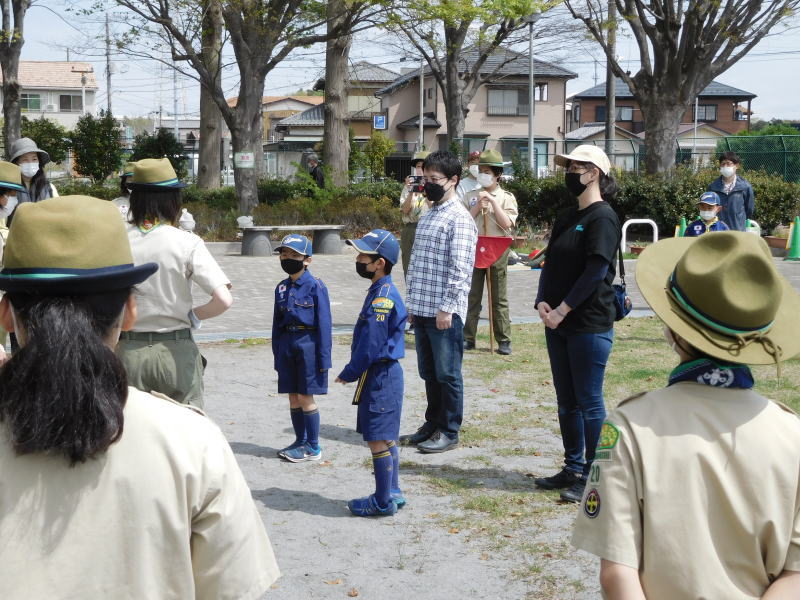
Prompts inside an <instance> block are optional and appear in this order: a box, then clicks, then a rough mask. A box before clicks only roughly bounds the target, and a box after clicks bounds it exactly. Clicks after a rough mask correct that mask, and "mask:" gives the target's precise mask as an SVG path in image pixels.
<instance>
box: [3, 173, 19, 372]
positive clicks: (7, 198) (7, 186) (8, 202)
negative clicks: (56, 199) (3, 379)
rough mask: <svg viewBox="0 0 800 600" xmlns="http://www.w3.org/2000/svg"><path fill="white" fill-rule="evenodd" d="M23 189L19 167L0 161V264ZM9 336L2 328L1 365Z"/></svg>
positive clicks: (5, 358) (4, 359) (4, 358)
mask: <svg viewBox="0 0 800 600" xmlns="http://www.w3.org/2000/svg"><path fill="white" fill-rule="evenodd" d="M24 190H25V188H24V187H22V173H21V172H20V170H19V167H18V166H17V165H15V164H13V163H10V162H4V161H0V264H2V261H3V251H4V249H5V245H6V240H7V239H8V227H7V226H6V218H7V217H8V216H9V215H11V213H13V212H14V209H15V208H16V207H17V194H19V193H20V192H22V191H24ZM11 335H12V339H14V347H15V348H16V338H15V337H14V334H13V333H12V334H11ZM7 336H8V334H7V332H6V330H5V329H3V328H2V327H1V326H0V365H2V364H3V363H5V361H6V360H7V356H6V337H7Z"/></svg>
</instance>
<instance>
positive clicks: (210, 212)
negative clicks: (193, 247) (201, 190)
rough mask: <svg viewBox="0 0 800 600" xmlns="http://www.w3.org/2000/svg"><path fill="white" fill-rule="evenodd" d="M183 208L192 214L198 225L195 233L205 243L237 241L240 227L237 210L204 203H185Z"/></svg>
mask: <svg viewBox="0 0 800 600" xmlns="http://www.w3.org/2000/svg"><path fill="white" fill-rule="evenodd" d="M183 208H185V209H186V210H188V211H189V212H190V213H191V214H192V216H193V217H194V221H195V223H196V225H195V230H194V232H195V233H196V234H197V235H199V236H200V237H201V238H203V239H204V240H205V241H207V242H230V241H236V233H237V232H238V231H239V226H238V225H237V223H236V217H237V216H238V215H237V214H236V213H237V211H236V210H235V209H233V208H231V209H228V210H224V209H221V208H215V207H212V206H209V205H208V204H205V203H203V202H184V204H183Z"/></svg>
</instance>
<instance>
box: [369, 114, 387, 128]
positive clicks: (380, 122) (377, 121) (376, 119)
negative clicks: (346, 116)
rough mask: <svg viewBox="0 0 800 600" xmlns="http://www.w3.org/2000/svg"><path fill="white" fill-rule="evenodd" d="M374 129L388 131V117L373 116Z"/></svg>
mask: <svg viewBox="0 0 800 600" xmlns="http://www.w3.org/2000/svg"><path fill="white" fill-rule="evenodd" d="M372 128H373V129H386V115H372Z"/></svg>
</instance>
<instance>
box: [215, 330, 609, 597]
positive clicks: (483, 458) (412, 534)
mask: <svg viewBox="0 0 800 600" xmlns="http://www.w3.org/2000/svg"><path fill="white" fill-rule="evenodd" d="M347 341H348V340H346V339H341V338H339V339H337V340H336V341H335V342H334V349H333V350H334V354H333V362H334V371H333V372H332V374H331V377H330V379H331V385H330V393H329V394H328V395H327V396H324V397H319V398H318V403H319V406H320V413H321V418H322V426H321V431H320V435H321V445H322V449H323V450H322V451H323V457H322V461H321V462H316V463H301V464H292V463H288V462H285V461H283V460H281V459H279V458H277V456H276V454H275V452H276V449H278V448H281V447H283V446H285V445H287V444H289V443H290V442H291V441H292V440H293V433H292V430H291V424H290V421H289V414H288V399H287V397H286V396H280V395H278V394H277V393H276V392H275V390H276V389H277V379H276V375H275V372H274V371H273V369H272V353H271V350H270V346H269V344H268V343H266V344H264V343H254V344H246V343H245V344H242V343H238V342H237V343H210V344H204V345H203V346H202V351H203V354H204V355H205V356H206V357H207V359H208V362H209V364H208V369H207V371H206V376H205V382H206V410H207V412H208V414H209V416H211V417H212V418H213V419H214V420H215V421H216V422H217V423H218V424H219V425H220V427H221V428H222V429H223V431H224V432H225V434H226V436H227V437H228V440H229V441H230V443H231V446H232V448H233V450H234V452H235V453H236V456H237V458H238V460H239V464H240V465H241V468H242V470H243V472H244V474H245V477H246V478H247V480H248V482H249V484H250V488H251V490H252V492H253V497H254V499H255V502H256V505H257V506H258V509H259V511H260V513H261V515H262V517H263V519H264V523H265V524H266V527H267V530H268V532H269V536H270V539H271V540H272V544H273V546H274V548H275V552H276V556H277V557H278V562H279V564H280V568H281V571H282V573H283V576H282V577H281V578H280V579H279V580H278V581H277V582H276V584H275V585H274V586H273V589H271V590H270V591H269V593H268V594H267V595H265V596H264V598H266V599H268V600H277V599H292V600H296V599H309V600H311V599H328V598H330V599H333V598H348V597H358V598H364V599H368V600H383V599H389V598H415V599H417V600H427V599H431V600H434V599H436V600H440V599H442V598H445V599H451V598H453V599H466V598H481V599H495V598H496V599H503V600H506V599H508V600H513V599H522V600H531V599H539V598H542V599H544V598H548V599H549V598H559V599H561V598H565V599H566V598H575V599H588V598H596V597H599V593H598V591H597V590H598V585H597V561H596V559H595V558H594V557H591V556H589V555H587V554H584V553H582V552H578V551H576V550H574V549H572V548H571V547H570V546H569V535H570V533H571V527H572V521H573V519H574V516H575V514H576V511H577V506H576V505H565V504H559V503H558V502H557V501H556V500H557V496H556V495H555V494H553V493H552V492H550V493H538V492H536V489H535V488H534V486H533V482H532V479H531V476H532V475H533V474H535V475H541V474H549V473H552V472H554V471H555V470H557V469H558V468H559V465H560V456H561V451H562V450H561V447H560V440H559V438H558V436H557V431H558V426H557V421H556V417H555V410H554V407H555V402H554V398H552V397H548V396H549V395H551V394H552V392H551V391H549V390H552V388H551V387H544V388H543V391H542V392H541V393H540V394H539V395H537V394H534V395H533V396H529V397H528V398H526V399H525V400H524V401H521V400H519V398H518V395H517V394H515V393H514V391H513V390H514V387H513V386H514V385H518V384H519V382H510V381H509V382H505V383H506V384H507V385H504V383H503V382H502V380H501V382H500V384H499V385H498V386H497V387H495V388H493V389H491V390H488V389H487V386H486V384H485V383H484V381H482V380H480V379H478V378H475V377H471V376H470V374H469V370H470V368H469V365H468V364H466V363H465V369H464V371H465V374H466V377H465V410H464V413H465V424H467V423H472V424H473V429H472V431H473V432H474V433H473V434H471V435H472V436H473V438H474V439H475V440H476V441H475V442H474V443H470V442H469V436H467V435H464V436H462V440H464V443H462V446H461V447H460V448H458V449H456V450H454V451H450V452H446V453H443V454H438V455H425V454H421V453H419V452H417V451H416V450H415V449H413V448H403V449H402V450H401V452H402V454H401V474H400V476H401V486H402V488H403V490H404V492H405V494H406V496H407V498H408V504H407V505H406V507H405V508H403V509H402V510H401V511H400V512H399V513H398V514H397V515H396V516H394V517H389V518H380V519H363V518H356V517H352V516H351V515H350V514H349V512H348V511H347V508H346V506H345V502H346V501H347V500H348V499H350V498H353V497H359V496H363V495H366V494H368V493H371V491H372V490H373V487H374V480H373V477H372V470H371V462H370V460H369V456H370V454H369V450H368V449H367V447H366V445H365V444H364V442H362V441H361V439H360V435H358V434H357V433H355V430H354V426H355V417H356V414H355V407H353V406H352V405H351V403H350V402H351V398H352V393H353V386H352V384H351V385H349V386H341V385H339V384H333V383H332V381H333V379H334V378H335V376H336V375H337V374H338V371H337V370H336V369H337V368H339V369H341V368H342V366H343V365H344V364H345V363H346V361H347V359H348V356H349V346H347V345H346V343H347ZM470 360H480V358H478V359H475V358H473V359H470ZM403 366H404V369H405V386H406V388H405V389H406V394H405V406H404V411H403V419H402V428H401V431H402V432H412V431H414V430H415V429H416V428H417V427H418V426H419V425H420V424H421V423H422V420H423V419H422V417H423V414H424V408H425V399H424V386H423V384H422V381H421V380H420V379H419V377H418V376H417V370H416V355H415V353H414V349H413V338H412V337H409V338H408V339H407V352H406V358H405V359H404V360H403ZM545 390H548V391H545ZM516 411H524V412H519V413H517V412H516ZM515 414H519V415H521V416H522V415H524V416H525V418H524V419H523V420H522V421H521V422H519V423H517V424H516V425H514V426H513V428H514V430H515V435H516V436H518V439H521V440H524V442H523V444H524V446H525V447H522V448H512V449H511V450H510V451H508V452H506V453H505V455H503V456H501V455H499V454H497V453H495V452H493V451H492V450H493V448H494V447H495V446H497V447H500V446H503V440H502V439H494V440H493V439H491V437H489V438H487V437H485V436H484V438H480V432H481V431H482V428H481V427H479V426H478V424H479V423H482V422H485V423H490V422H494V423H500V422H504V421H501V420H502V419H504V418H506V415H511V416H513V415H515ZM532 415H537V416H536V418H531V416H532ZM493 419H494V421H492V420H493ZM487 427H488V425H487ZM487 431H488V429H487ZM501 437H502V436H501ZM464 438H467V439H464ZM479 438H480V439H479ZM528 445H530V446H529V447H528ZM534 448H535V449H534ZM517 450H518V452H517ZM481 503H483V504H481ZM487 503H489V504H487ZM492 503H494V504H492ZM471 506H477V507H478V509H479V510H481V511H483V512H477V513H476V512H475V511H474V510H467V509H465V507H471ZM517 506H518V509H517V508H516V507H517ZM509 507H511V508H509ZM481 515H483V516H481ZM484 519H485V520H484Z"/></svg>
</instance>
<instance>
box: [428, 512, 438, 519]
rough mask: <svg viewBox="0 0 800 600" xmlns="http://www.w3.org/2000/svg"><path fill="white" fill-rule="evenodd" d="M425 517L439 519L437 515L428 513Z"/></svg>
mask: <svg viewBox="0 0 800 600" xmlns="http://www.w3.org/2000/svg"><path fill="white" fill-rule="evenodd" d="M425 516H426V517H428V518H429V519H438V518H439V513H429V514H427V515H425Z"/></svg>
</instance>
